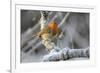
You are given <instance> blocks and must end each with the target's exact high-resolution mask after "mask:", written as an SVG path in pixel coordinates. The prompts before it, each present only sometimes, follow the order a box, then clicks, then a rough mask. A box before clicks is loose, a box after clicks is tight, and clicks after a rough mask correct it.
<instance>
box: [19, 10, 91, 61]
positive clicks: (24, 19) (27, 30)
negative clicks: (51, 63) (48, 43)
mask: <svg viewBox="0 0 100 73" xmlns="http://www.w3.org/2000/svg"><path fill="white" fill-rule="evenodd" d="M47 12H48V20H47V21H48V22H49V21H51V20H55V21H56V22H57V24H58V25H59V24H60V23H61V22H62V21H63V19H64V17H65V16H66V15H67V14H68V13H70V14H69V15H68V16H67V18H66V19H65V20H64V23H63V24H62V25H61V26H60V27H59V28H60V29H61V30H62V32H63V34H64V36H63V37H62V38H61V39H57V40H56V45H57V46H58V47H60V48H65V47H69V48H74V49H78V48H79V49H80V48H86V47H89V34H90V32H89V30H90V29H89V13H75V12H54V11H53V12H52V11H47ZM20 17H21V32H20V33H21V62H22V63H24V62H25V63H26V62H41V59H42V58H43V56H44V55H46V54H48V51H47V50H46V49H45V47H44V46H43V45H42V44H41V41H40V39H38V38H37V37H32V35H33V34H36V33H37V32H39V31H40V24H39V20H40V17H41V14H40V11H35V10H21V16H20Z"/></svg>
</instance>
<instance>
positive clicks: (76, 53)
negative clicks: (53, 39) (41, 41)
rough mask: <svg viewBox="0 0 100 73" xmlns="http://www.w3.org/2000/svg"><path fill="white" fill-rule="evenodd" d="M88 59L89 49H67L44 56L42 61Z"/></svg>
mask: <svg viewBox="0 0 100 73" xmlns="http://www.w3.org/2000/svg"><path fill="white" fill-rule="evenodd" d="M80 57H81V58H82V57H83V58H89V48H85V49H69V48H64V49H61V50H59V51H57V50H55V51H54V50H53V52H51V53H49V54H48V55H46V56H44V58H43V61H59V60H68V59H71V58H80Z"/></svg>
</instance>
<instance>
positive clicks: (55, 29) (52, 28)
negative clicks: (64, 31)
mask: <svg viewBox="0 0 100 73" xmlns="http://www.w3.org/2000/svg"><path fill="white" fill-rule="evenodd" d="M48 27H49V28H50V29H51V30H52V32H53V33H54V34H56V33H58V31H59V28H58V25H57V23H56V22H54V21H53V22H51V23H50V24H48Z"/></svg>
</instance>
